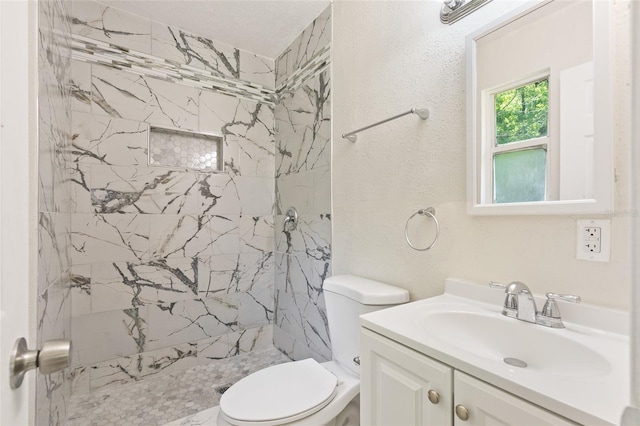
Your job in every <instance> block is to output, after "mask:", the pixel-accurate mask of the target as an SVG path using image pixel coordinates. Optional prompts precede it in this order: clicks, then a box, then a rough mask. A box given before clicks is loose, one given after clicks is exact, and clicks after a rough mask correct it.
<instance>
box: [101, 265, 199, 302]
mask: <svg viewBox="0 0 640 426" xmlns="http://www.w3.org/2000/svg"><path fill="white" fill-rule="evenodd" d="M197 277H198V259H196V258H186V259H183V258H172V259H163V258H159V259H151V260H148V261H144V262H112V263H96V264H93V265H92V277H91V286H90V287H91V312H93V313H96V312H103V311H113V310H121V309H127V308H135V307H138V306H145V305H155V304H161V303H170V302H176V301H179V300H186V299H193V298H195V297H197V286H198V284H197Z"/></svg>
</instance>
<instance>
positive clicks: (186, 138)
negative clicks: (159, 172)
mask: <svg viewBox="0 0 640 426" xmlns="http://www.w3.org/2000/svg"><path fill="white" fill-rule="evenodd" d="M149 165H150V166H156V167H171V168H180V169H191V170H202V171H210V172H221V171H222V170H223V161H222V137H221V136H218V135H213V134H208V133H196V132H189V131H186V130H179V129H171V128H164V127H155V126H151V127H150V128H149Z"/></svg>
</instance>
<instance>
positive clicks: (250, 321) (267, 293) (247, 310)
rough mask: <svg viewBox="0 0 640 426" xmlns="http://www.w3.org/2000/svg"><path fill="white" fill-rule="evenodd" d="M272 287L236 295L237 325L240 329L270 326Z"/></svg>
mask: <svg viewBox="0 0 640 426" xmlns="http://www.w3.org/2000/svg"><path fill="white" fill-rule="evenodd" d="M273 295H274V291H273V287H272V286H269V287H268V288H260V289H254V290H251V291H248V292H246V293H237V297H238V299H239V310H238V323H239V324H240V326H241V327H242V328H252V327H256V326H260V325H265V324H271V323H272V322H273V319H274V302H273Z"/></svg>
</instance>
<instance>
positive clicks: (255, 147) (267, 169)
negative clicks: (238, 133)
mask: <svg viewBox="0 0 640 426" xmlns="http://www.w3.org/2000/svg"><path fill="white" fill-rule="evenodd" d="M264 141H265V140H264V139H258V140H257V141H256V140H251V139H245V138H242V137H239V138H238V153H239V155H238V158H239V162H238V164H239V169H240V174H242V175H243V176H258V177H269V178H271V179H273V178H274V175H275V153H274V148H275V142H274V139H273V138H268V139H266V143H265V142H264Z"/></svg>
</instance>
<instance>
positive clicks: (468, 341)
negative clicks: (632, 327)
mask: <svg viewBox="0 0 640 426" xmlns="http://www.w3.org/2000/svg"><path fill="white" fill-rule="evenodd" d="M414 320H415V321H417V323H418V325H419V326H420V327H422V328H423V330H424V332H425V333H428V334H429V335H430V336H431V337H432V338H435V339H441V340H443V341H445V342H446V343H448V344H450V345H453V346H457V347H458V348H459V349H461V350H464V351H468V352H472V353H473V354H474V355H475V356H481V357H484V358H486V359H489V360H493V361H496V362H503V363H505V366H506V368H526V369H527V371H529V372H535V373H539V374H552V375H554V376H568V377H571V376H586V377H595V376H602V375H604V374H607V373H609V372H610V371H611V364H610V362H609V361H608V360H607V359H606V358H604V357H603V356H602V355H600V354H599V353H597V352H595V351H594V350H592V349H590V348H589V347H587V346H585V345H584V344H581V343H577V342H575V341H573V340H571V339H568V338H567V337H566V336H565V334H567V333H566V330H557V329H551V328H548V327H542V326H540V325H535V324H530V323H527V322H524V321H518V320H515V319H513V318H507V317H505V316H503V315H501V314H497V313H495V312H491V313H481V312H471V311H453V312H451V311H449V312H446V311H445V312H443V311H439V310H438V309H434V310H433V311H428V312H425V313H422V314H420V315H419V316H418V317H417V318H414ZM505 359H507V362H505ZM514 360H515V361H514ZM509 361H510V362H511V364H509ZM518 361H522V362H524V363H525V364H526V365H525V364H520V363H519V362H518ZM514 364H515V365H514Z"/></svg>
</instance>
